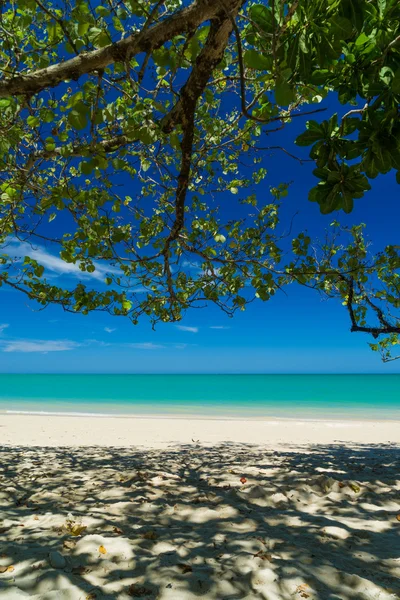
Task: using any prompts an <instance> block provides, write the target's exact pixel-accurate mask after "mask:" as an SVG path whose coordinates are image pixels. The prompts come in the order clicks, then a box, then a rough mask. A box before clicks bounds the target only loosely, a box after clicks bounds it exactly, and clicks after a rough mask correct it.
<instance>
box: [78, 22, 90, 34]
mask: <svg viewBox="0 0 400 600" xmlns="http://www.w3.org/2000/svg"><path fill="white" fill-rule="evenodd" d="M89 27H90V24H89V23H88V22H87V21H80V22H79V23H78V34H79V35H85V33H87V31H88V29H89Z"/></svg>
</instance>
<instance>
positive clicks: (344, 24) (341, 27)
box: [329, 15, 353, 40]
mask: <svg viewBox="0 0 400 600" xmlns="http://www.w3.org/2000/svg"><path fill="white" fill-rule="evenodd" d="M329 23H330V25H331V28H332V33H333V35H335V36H338V37H339V38H340V39H341V40H348V39H349V38H350V37H351V35H352V33H353V25H352V24H351V22H350V21H349V19H346V17H340V16H339V15H334V16H333V17H331V18H330V19H329Z"/></svg>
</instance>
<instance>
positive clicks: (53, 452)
mask: <svg viewBox="0 0 400 600" xmlns="http://www.w3.org/2000/svg"><path fill="white" fill-rule="evenodd" d="M399 441H400V427H399V423H395V422H364V423H363V422H353V421H346V422H338V421H337V422H333V421H332V422H310V421H307V422H302V421H291V420H288V421H285V420H276V421H272V420H269V421H252V420H246V421H240V420H211V419H210V420H207V419H204V420H194V419H187V418H186V419H176V418H173V419H172V418H171V419H166V418H140V419H139V418H137V419H135V418H114V419H106V418H95V419H93V418H92V419H91V418H89V417H84V418H78V417H46V416H28V415H24V416H22V415H18V416H16V415H0V443H1V446H0V452H1V454H0V456H1V463H0V506H1V509H0V518H1V521H0V599H3V598H7V599H14V598H15V599H17V598H26V597H30V598H36V599H39V598H40V599H42V600H50V599H51V600H52V599H54V600H55V599H57V600H66V599H68V600H78V599H82V600H84V599H90V600H92V599H93V600H94V599H96V600H99V599H113V598H118V599H121V600H129V599H130V598H144V599H147V600H155V599H159V600H195V599H197V598H199V597H201V598H206V599H210V600H239V599H243V600H261V599H262V600H301V599H307V598H308V600H350V599H352V600H394V599H396V598H397V599H399V598H400V444H399Z"/></svg>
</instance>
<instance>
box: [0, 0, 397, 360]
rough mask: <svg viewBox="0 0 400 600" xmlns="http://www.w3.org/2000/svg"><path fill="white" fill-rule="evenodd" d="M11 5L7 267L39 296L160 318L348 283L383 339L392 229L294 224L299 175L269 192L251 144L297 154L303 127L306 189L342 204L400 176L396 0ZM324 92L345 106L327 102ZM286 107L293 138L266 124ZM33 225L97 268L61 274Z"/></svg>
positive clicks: (2, 153)
mask: <svg viewBox="0 0 400 600" xmlns="http://www.w3.org/2000/svg"><path fill="white" fill-rule="evenodd" d="M0 10H1V14H0V61H1V63H0V108H1V122H0V127H1V138H0V160H1V166H0V169H1V173H0V188H1V190H0V192H1V203H0V207H1V209H0V210H1V215H0V216H1V221H0V243H1V246H2V250H1V256H0V259H1V263H2V267H1V271H0V284H1V285H3V286H11V287H12V288H13V289H16V290H19V291H21V292H22V293H25V294H27V295H28V297H29V298H31V299H33V300H35V301H37V302H39V303H40V304H41V305H44V306H45V305H47V304H51V303H55V304H59V305H61V306H62V307H63V308H64V309H65V310H68V311H72V312H81V313H84V314H87V313H88V312H90V311H92V310H106V311H108V312H110V313H111V314H114V315H121V316H127V317H129V318H130V319H131V320H132V322H133V323H136V322H137V321H138V319H139V318H140V317H141V316H142V315H147V316H148V317H149V318H150V319H151V320H152V321H153V322H154V323H156V322H157V321H176V320H179V319H181V318H182V315H183V314H184V312H185V311H186V310H187V309H189V308H190V307H196V306H202V305H204V303H208V302H213V303H215V304H216V305H218V306H220V307H221V309H223V310H224V311H225V312H226V313H228V314H230V315H231V314H233V312H234V311H235V310H237V309H244V308H245V307H246V305H247V304H248V303H249V302H252V301H253V300H254V299H256V298H258V299H261V300H264V301H265V300H268V299H269V298H270V297H271V296H272V295H274V294H275V293H276V292H277V290H279V289H281V288H283V287H284V286H286V285H288V284H290V283H293V282H297V283H299V284H301V285H306V286H309V287H312V288H315V289H316V290H318V291H319V292H320V293H322V294H324V295H328V296H332V297H337V298H339V299H340V300H341V302H342V304H343V305H344V307H345V309H347V311H348V313H349V318H350V326H351V330H352V331H360V332H365V333H368V334H371V335H372V336H373V337H374V338H375V340H374V342H373V343H372V344H371V345H372V347H373V348H374V349H377V350H380V351H381V352H382V354H383V358H384V359H385V360H388V359H389V358H390V347H391V346H392V345H394V344H396V343H397V341H398V337H397V336H398V334H399V333H400V318H399V313H398V312H397V314H396V311H398V309H399V308H400V282H399V267H400V255H399V248H400V246H396V245H392V246H387V247H386V248H383V249H382V251H381V252H380V253H378V254H376V253H375V254H372V253H371V250H370V248H369V245H368V242H367V241H366V240H365V239H364V236H363V226H362V225H359V226H357V227H353V228H351V229H350V230H346V229H345V228H343V227H341V226H340V225H339V223H338V222H337V221H336V220H335V221H334V222H333V223H332V226H331V233H330V234H329V235H328V236H327V237H326V239H324V240H323V241H322V242H318V241H317V240H312V239H310V237H309V236H308V235H307V233H306V232H303V233H299V234H298V235H293V237H291V238H290V239H289V240H288V236H287V235H286V237H285V236H284V235H283V234H282V232H281V230H280V225H279V206H280V203H281V201H282V198H284V197H285V196H286V195H287V194H288V193H289V182H282V183H281V184H280V185H278V186H275V187H271V188H270V190H269V191H268V194H267V193H266V192H265V190H266V187H267V186H268V179H267V171H266V169H265V168H264V167H263V166H261V165H260V163H261V160H262V156H263V153H265V152H266V151H270V150H271V149H275V150H276V151H277V152H281V153H282V158H284V159H285V160H287V161H291V160H296V159H298V160H304V150H303V148H302V147H307V146H308V147H309V148H310V151H309V157H308V160H311V161H313V162H314V163H315V170H314V175H315V177H316V185H315V186H314V187H312V189H310V191H309V196H308V199H309V200H310V201H312V202H315V203H316V204H317V205H318V207H319V210H320V211H321V213H323V214H327V213H331V212H333V211H336V214H335V219H339V217H340V212H345V213H349V212H351V211H352V209H353V203H354V201H356V202H362V198H363V196H364V195H365V194H366V193H368V191H369V190H370V189H371V185H372V183H373V180H374V179H375V178H376V177H377V176H378V175H379V174H385V173H388V172H389V171H391V170H393V169H394V170H397V182H398V183H400V121H399V101H400V4H399V3H398V1H397V0H290V1H288V2H286V1H284V0H268V1H267V0H265V1H262V2H260V1H246V0H165V1H163V0H159V1H157V2H155V1H154V0H125V1H122V0H102V1H101V2H97V1H95V0H76V1H75V2H72V1H70V0H53V1H52V2H47V1H46V2H45V1H44V0H43V1H42V0H18V1H16V2H3V3H2V4H1V9H0ZM328 94H331V95H333V96H335V97H336V98H337V99H338V101H339V103H341V104H342V105H343V107H344V110H343V114H342V115H341V116H338V114H337V113H335V114H327V113H326V110H325V109H324V108H323V107H321V102H323V100H324V98H326V96H327V95H328ZM294 119H296V120H299V119H300V120H301V122H302V123H303V125H304V127H303V128H304V131H303V133H301V135H299V136H298V137H297V139H296V144H297V146H298V148H299V152H300V153H302V154H300V158H299V156H297V155H295V154H293V153H292V152H289V151H288V150H287V149H286V148H285V147H284V146H279V145H278V146H274V147H271V146H268V143H267V142H266V140H267V136H268V135H269V134H271V133H272V132H273V131H279V130H281V129H283V128H285V127H287V126H288V125H289V124H290V123H291V122H292V121H293V120H294ZM249 165H250V166H249ZM127 191H128V192H129V193H128V194H127V193H126V192H127ZM228 195H229V198H230V206H232V209H230V211H231V218H229V220H226V219H225V220H223V219H222V218H221V213H220V207H221V205H222V204H224V203H225V204H226V203H227V200H226V198H227V196H228ZM268 195H269V198H268V197H267V196H268ZM318 207H317V206H316V207H315V209H316V212H317V211H318ZM338 211H339V216H338ZM16 240H18V241H20V242H23V244H24V248H27V250H26V255H25V256H24V257H23V258H22V259H21V256H19V255H17V256H16V255H15V251H14V250H15V241H16ZM35 244H41V245H47V247H48V248H50V249H51V252H53V253H54V254H56V255H58V256H59V257H60V258H61V259H62V260H63V261H65V262H66V263H70V264H72V265H78V266H79V269H80V270H81V271H82V274H83V275H84V274H87V273H89V274H90V273H98V274H104V277H103V276H101V277H100V278H99V277H96V278H95V279H94V280H93V282H94V283H93V285H89V284H88V281H89V280H88V279H82V280H81V281H79V282H78V283H76V284H75V285H74V286H71V285H61V284H60V283H59V282H56V283H55V282H54V280H52V279H51V278H49V277H48V273H47V272H46V268H45V266H44V265H43V264H41V263H40V260H39V259H38V255H37V252H36V253H35ZM99 279H102V281H101V282H100V280H99Z"/></svg>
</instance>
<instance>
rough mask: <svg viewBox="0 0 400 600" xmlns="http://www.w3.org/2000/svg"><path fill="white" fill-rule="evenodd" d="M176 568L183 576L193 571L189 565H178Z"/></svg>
mask: <svg viewBox="0 0 400 600" xmlns="http://www.w3.org/2000/svg"><path fill="white" fill-rule="evenodd" d="M178 567H179V568H180V570H181V571H182V573H183V574H185V573H191V572H192V571H193V567H192V566H191V565H187V564H185V563H179V564H178Z"/></svg>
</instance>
